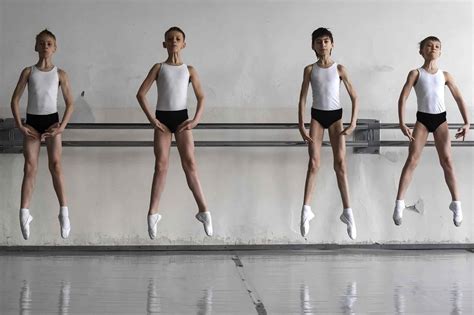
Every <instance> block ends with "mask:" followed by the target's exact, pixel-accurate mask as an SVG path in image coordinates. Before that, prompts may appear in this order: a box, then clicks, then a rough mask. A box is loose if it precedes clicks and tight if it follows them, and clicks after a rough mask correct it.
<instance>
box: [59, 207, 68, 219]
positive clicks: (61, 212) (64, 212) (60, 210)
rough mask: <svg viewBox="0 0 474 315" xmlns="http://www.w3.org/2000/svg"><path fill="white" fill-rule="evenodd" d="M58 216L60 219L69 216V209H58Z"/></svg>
mask: <svg viewBox="0 0 474 315" xmlns="http://www.w3.org/2000/svg"><path fill="white" fill-rule="evenodd" d="M59 215H60V216H62V217H68V216H69V209H68V208H67V207H61V208H60V209H59Z"/></svg>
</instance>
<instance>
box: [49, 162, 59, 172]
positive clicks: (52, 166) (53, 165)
mask: <svg viewBox="0 0 474 315" xmlns="http://www.w3.org/2000/svg"><path fill="white" fill-rule="evenodd" d="M49 171H50V172H51V174H59V173H61V161H59V160H54V161H51V162H49Z"/></svg>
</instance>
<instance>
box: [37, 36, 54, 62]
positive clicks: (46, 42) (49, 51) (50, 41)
mask: <svg viewBox="0 0 474 315" xmlns="http://www.w3.org/2000/svg"><path fill="white" fill-rule="evenodd" d="M35 51H37V52H38V54H39V55H40V56H41V57H50V56H52V55H53V54H54V53H55V52H56V40H55V39H54V38H52V37H51V36H49V35H46V34H44V35H41V36H40V37H39V38H38V40H37V41H36V45H35Z"/></svg>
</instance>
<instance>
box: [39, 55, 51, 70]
mask: <svg viewBox="0 0 474 315" xmlns="http://www.w3.org/2000/svg"><path fill="white" fill-rule="evenodd" d="M36 67H37V68H38V69H43V70H48V69H52V68H53V67H54V65H53V60H52V59H51V58H40V59H39V60H38V62H37V63H36Z"/></svg>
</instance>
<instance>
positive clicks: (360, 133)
mask: <svg viewBox="0 0 474 315" xmlns="http://www.w3.org/2000/svg"><path fill="white" fill-rule="evenodd" d="M359 124H364V125H367V126H368V128H360V129H358V128H357V127H356V129H355V130H354V142H363V143H368V144H369V145H368V146H367V147H354V149H353V152H354V153H356V154H379V153H380V121H379V120H377V119H357V125H359Z"/></svg>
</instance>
